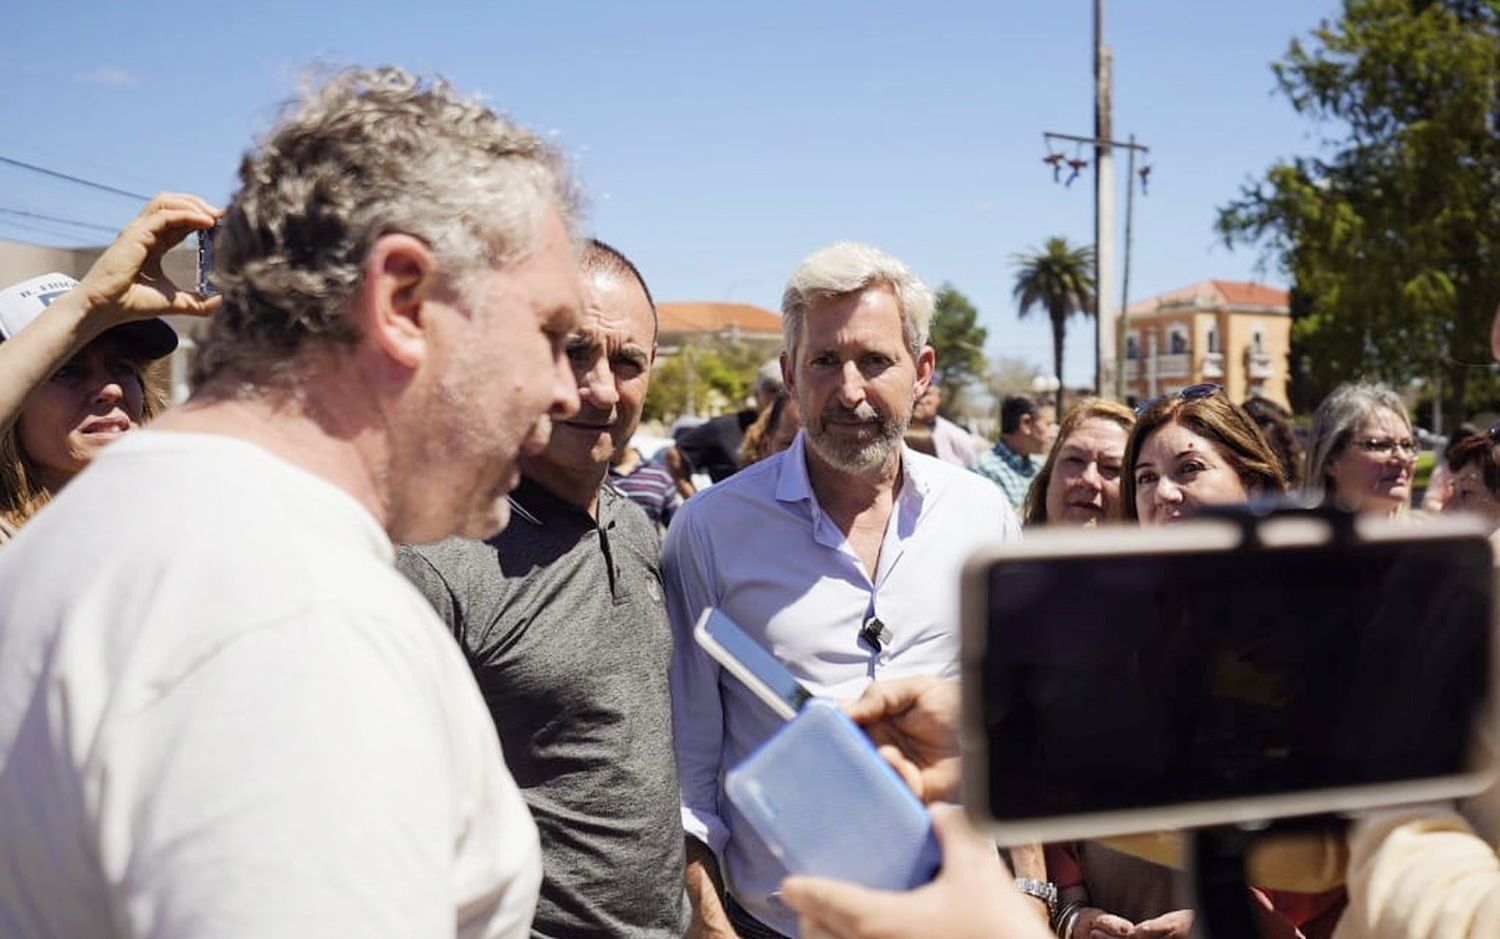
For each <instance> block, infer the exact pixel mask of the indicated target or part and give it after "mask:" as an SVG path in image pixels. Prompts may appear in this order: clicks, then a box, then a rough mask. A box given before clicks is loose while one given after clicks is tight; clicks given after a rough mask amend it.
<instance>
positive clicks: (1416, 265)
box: [1218, 0, 1500, 409]
mask: <svg viewBox="0 0 1500 939" xmlns="http://www.w3.org/2000/svg"><path fill="white" fill-rule="evenodd" d="M1273 70H1274V72H1275V74H1276V80H1277V83H1278V86H1279V88H1280V90H1281V92H1282V94H1284V95H1285V96H1286V98H1287V100H1288V101H1289V102H1290V103H1291V105H1292V107H1293V108H1294V109H1295V110H1296V111H1297V113H1299V114H1301V115H1303V116H1305V117H1307V118H1308V119H1310V120H1312V121H1313V122H1315V123H1316V124H1318V125H1319V127H1320V128H1321V129H1322V130H1323V132H1324V137H1323V141H1322V146H1321V148H1320V152H1319V153H1317V154H1316V155H1311V156H1302V157H1297V158H1294V159H1291V160H1287V161H1284V162H1280V163H1277V164H1275V165H1274V166H1272V167H1271V168H1270V169H1269V170H1268V171H1267V172H1266V174H1265V176H1264V178H1262V179H1260V180H1258V181H1252V182H1251V183H1248V184H1247V185H1246V186H1245V187H1244V188H1243V189H1242V190H1241V192H1240V196H1239V198H1238V199H1236V200H1234V201H1233V202H1231V203H1230V204H1229V205H1227V206H1225V207H1224V208H1222V209H1221V210H1220V214H1219V219H1218V229H1219V232H1220V234H1221V235H1222V236H1223V237H1224V239H1225V241H1226V243H1228V244H1231V245H1233V244H1256V245H1259V246H1260V247H1261V248H1262V250H1263V251H1264V252H1265V256H1266V258H1267V259H1268V260H1270V261H1273V262H1274V263H1275V264H1276V265H1277V267H1279V268H1280V269H1281V270H1282V271H1283V273H1285V274H1286V275H1287V276H1288V277H1289V278H1290V279H1291V281H1292V284H1293V290H1292V315H1293V317H1294V320H1293V326H1292V349H1293V362H1292V383H1293V384H1292V394H1293V400H1294V403H1295V404H1296V405H1297V406H1298V407H1299V409H1305V408H1308V407H1311V406H1313V405H1316V403H1317V402H1318V401H1319V400H1321V399H1322V397H1323V396H1324V395H1325V394H1326V393H1327V392H1328V391H1329V390H1330V389H1331V388H1332V387H1333V386H1334V385H1336V384H1338V383H1339V382H1341V381H1347V380H1350V379H1352V378H1356V377H1367V378H1380V379H1384V380H1387V381H1391V382H1396V383H1404V382H1407V381H1409V380H1411V379H1413V378H1417V377H1429V376H1430V377H1436V378H1438V379H1439V381H1440V382H1441V384H1442V386H1443V388H1444V397H1445V398H1446V399H1447V400H1448V401H1449V402H1450V406H1451V405H1457V406H1459V407H1470V406H1473V405H1475V404H1477V403H1478V401H1477V400H1476V399H1477V398H1479V397H1480V396H1482V395H1486V394H1492V393H1493V391H1494V383H1493V380H1492V379H1491V378H1489V376H1488V371H1487V370H1482V369H1476V368H1474V367H1473V366H1472V365H1466V364H1465V363H1485V362H1488V361H1489V353H1488V347H1487V342H1486V338H1487V336H1488V329H1487V326H1488V324H1489V322H1490V317H1491V316H1492V314H1493V313H1494V311H1495V307H1496V304H1497V302H1500V251H1497V246H1500V132H1497V131H1500V91H1497V89H1500V2H1497V0H1345V3H1344V7H1343V12H1342V15H1341V16H1340V17H1339V18H1338V19H1337V20H1336V21H1333V22H1325V23H1324V24H1323V25H1322V26H1321V27H1320V28H1319V29H1317V30H1314V31H1313V33H1312V35H1311V37H1310V40H1309V41H1308V42H1306V43H1304V42H1303V41H1301V40H1294V41H1293V42H1292V44H1291V47H1290V49H1289V50H1288V52H1287V54H1286V57H1285V58H1284V59H1282V60H1281V61H1280V62H1277V63H1275V64H1274V65H1273Z"/></svg>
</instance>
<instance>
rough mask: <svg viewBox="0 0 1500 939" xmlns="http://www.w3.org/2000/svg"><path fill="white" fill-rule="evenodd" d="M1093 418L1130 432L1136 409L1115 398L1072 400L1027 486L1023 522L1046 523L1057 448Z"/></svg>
mask: <svg viewBox="0 0 1500 939" xmlns="http://www.w3.org/2000/svg"><path fill="white" fill-rule="evenodd" d="M1006 400H1007V401H1009V400H1010V399H1009V398H1007V399H1006ZM1096 419H1097V420H1105V421H1113V422H1114V423H1116V424H1119V425H1120V427H1121V428H1122V429H1123V430H1124V431H1125V433H1127V434H1129V433H1130V431H1131V428H1133V427H1135V412H1134V411H1132V410H1131V409H1130V408H1128V407H1126V406H1125V405H1123V404H1120V403H1119V402H1118V401H1107V400H1105V399H1104V398H1080V399H1079V400H1077V401H1075V402H1073V404H1072V405H1070V406H1069V407H1068V410H1067V413H1066V414H1064V415H1063V419H1062V421H1061V422H1060V423H1059V424H1058V426H1057V442H1056V443H1054V444H1053V445H1052V450H1051V452H1049V453H1048V454H1047V462H1045V463H1043V464H1042V468H1041V469H1040V470H1038V471H1037V474H1036V477H1035V478H1034V479H1032V480H1031V488H1030V489H1028V490H1026V501H1025V502H1024V503H1023V504H1022V506H1021V520H1022V521H1023V522H1024V523H1025V524H1027V525H1045V524H1047V521H1048V519H1047V487H1048V486H1049V485H1051V484H1052V473H1053V471H1054V470H1055V469H1056V468H1057V451H1058V450H1060V449H1062V445H1063V444H1064V443H1066V442H1067V439H1068V438H1069V437H1071V436H1073V434H1074V433H1075V432H1076V431H1077V430H1078V428H1079V427H1081V426H1083V422H1084V421H1090V420H1096Z"/></svg>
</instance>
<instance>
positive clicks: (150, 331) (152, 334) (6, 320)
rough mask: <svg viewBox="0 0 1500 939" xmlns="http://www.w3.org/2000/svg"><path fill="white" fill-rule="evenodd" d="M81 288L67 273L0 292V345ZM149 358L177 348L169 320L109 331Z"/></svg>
mask: <svg viewBox="0 0 1500 939" xmlns="http://www.w3.org/2000/svg"><path fill="white" fill-rule="evenodd" d="M77 286H78V281H76V280H74V279H73V278H71V277H69V276H68V275H67V274H58V273H52V274H43V275H41V276H40V277H33V278H31V279H30V280H24V281H22V282H21V283H19V284H13V285H11V286H9V287H6V288H5V289H4V290H0V342H4V341H5V340H7V339H9V338H10V337H11V336H14V335H15V334H16V333H18V332H20V331H21V330H22V329H25V328H26V326H27V325H28V324H29V323H30V322H31V321H32V320H34V319H36V318H37V317H38V316H40V315H41V312H42V311H43V310H45V309H46V308H47V307H48V306H49V305H50V304H51V303H52V301H53V300H56V299H57V298H58V297H60V296H62V295H63V294H65V293H67V292H68V291H69V290H72V289H73V288H74V287H77ZM108 335H111V336H118V337H119V338H121V339H123V340H124V341H125V342H127V343H128V344H129V345H130V346H131V347H132V348H133V349H135V350H137V351H139V352H140V353H141V354H142V355H144V356H145V357H146V358H148V359H159V358H161V357H162V356H165V355H170V354H171V353H172V350H173V349H176V348H177V331H176V330H174V329H173V328H172V327H171V326H170V325H169V324H168V323H167V321H166V320H164V319H161V318H160V317H153V318H152V319H148V320H136V321H135V322H132V323H121V324H120V325H119V326H116V327H114V328H112V329H110V330H109V331H108Z"/></svg>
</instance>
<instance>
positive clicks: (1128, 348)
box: [1125, 333, 1141, 359]
mask: <svg viewBox="0 0 1500 939" xmlns="http://www.w3.org/2000/svg"><path fill="white" fill-rule="evenodd" d="M1140 357H1141V341H1140V340H1139V339H1138V338H1136V335H1135V333H1131V334H1130V335H1129V336H1126V337H1125V358H1127V359H1138V358H1140Z"/></svg>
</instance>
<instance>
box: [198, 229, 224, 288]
mask: <svg viewBox="0 0 1500 939" xmlns="http://www.w3.org/2000/svg"><path fill="white" fill-rule="evenodd" d="M218 231H219V226H218V225H215V226H214V227H213V228H208V229H199V231H198V293H199V295H200V296H204V297H211V296H213V295H214V294H216V293H218V292H219V291H218V290H217V289H215V287H214V285H213V282H212V280H211V275H212V274H213V272H214V235H216V234H218Z"/></svg>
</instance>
